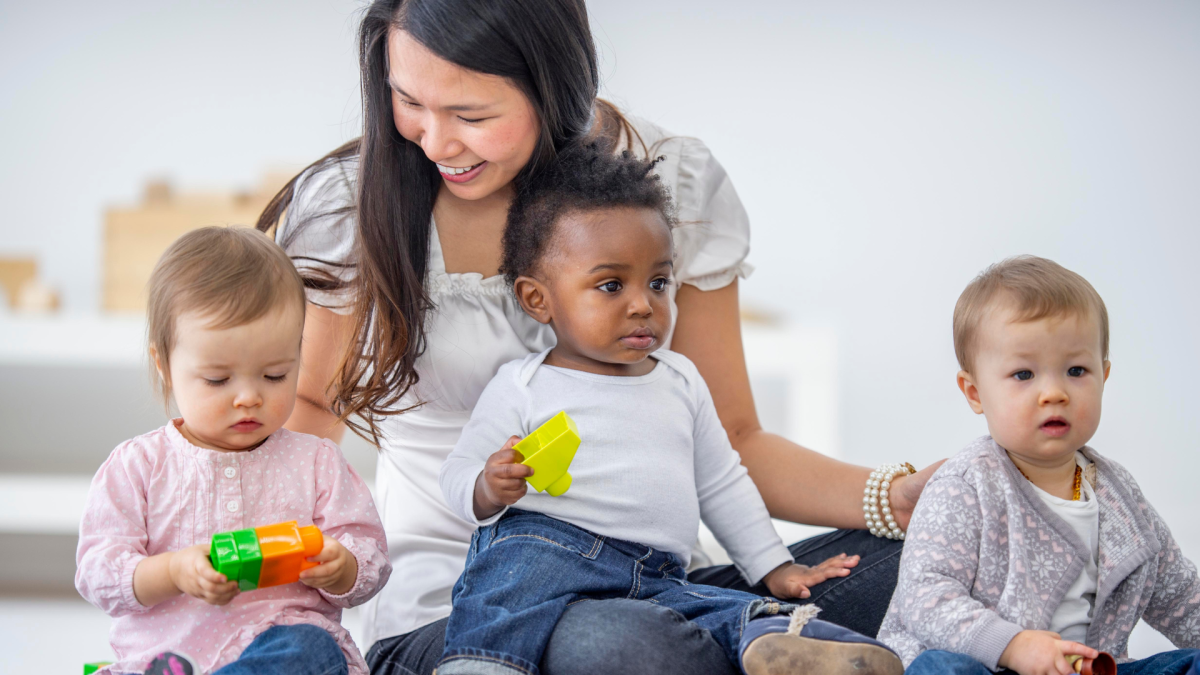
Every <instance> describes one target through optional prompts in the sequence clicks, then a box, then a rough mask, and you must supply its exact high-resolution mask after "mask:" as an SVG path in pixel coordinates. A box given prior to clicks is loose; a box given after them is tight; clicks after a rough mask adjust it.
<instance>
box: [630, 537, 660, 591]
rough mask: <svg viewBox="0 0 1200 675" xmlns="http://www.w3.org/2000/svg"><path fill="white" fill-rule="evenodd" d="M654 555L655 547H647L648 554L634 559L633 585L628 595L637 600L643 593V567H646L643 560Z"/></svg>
mask: <svg viewBox="0 0 1200 675" xmlns="http://www.w3.org/2000/svg"><path fill="white" fill-rule="evenodd" d="M652 555H654V549H652V548H647V549H646V555H644V556H642V557H640V558H638V559H637V560H634V561H633V586H632V587H630V589H629V595H627V596H626V597H628V598H632V599H635V600H636V599H637V597H638V596H639V595H641V593H642V569H643V567H644V565H642V561H644V560H646V559H647V558H649V557H650V556H652Z"/></svg>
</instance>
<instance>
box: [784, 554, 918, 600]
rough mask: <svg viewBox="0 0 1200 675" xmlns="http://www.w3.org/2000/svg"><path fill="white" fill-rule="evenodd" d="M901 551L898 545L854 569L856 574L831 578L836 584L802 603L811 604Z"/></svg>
mask: <svg viewBox="0 0 1200 675" xmlns="http://www.w3.org/2000/svg"><path fill="white" fill-rule="evenodd" d="M903 551H904V547H902V546H898V547H896V550H895V551H894V552H892V553H890V554H888V555H886V556H884V557H883V558H880V559H879V560H876V561H875V562H873V563H871V564H870V565H868V566H867V567H864V568H862V569H859V570H855V571H856V572H857V574H854V575H848V576H846V577H843V578H841V579H836V580H833V579H831V580H830V581H836V582H837V583H836V584H834V585H831V586H830V587H829V588H827V589H825V590H824V591H822V592H821V594H820V595H818V596H815V597H810V598H808V602H806V603H804V604H806V605H808V604H813V603H815V602H816V601H817V600H820V599H821V598H824V597H825V596H827V595H829V594H830V593H833V592H834V591H836V590H838V589H839V588H841V587H842V586H844V585H845V584H846V583H847V582H849V581H853V580H855V579H856V578H857V577H860V576H862V575H863V574H866V572H867V570H870V569H873V568H875V567H878V566H880V565H882V564H883V563H885V562H887V561H889V560H891V559H892V558H895V557H896V556H898V555H900V554H901V553H903Z"/></svg>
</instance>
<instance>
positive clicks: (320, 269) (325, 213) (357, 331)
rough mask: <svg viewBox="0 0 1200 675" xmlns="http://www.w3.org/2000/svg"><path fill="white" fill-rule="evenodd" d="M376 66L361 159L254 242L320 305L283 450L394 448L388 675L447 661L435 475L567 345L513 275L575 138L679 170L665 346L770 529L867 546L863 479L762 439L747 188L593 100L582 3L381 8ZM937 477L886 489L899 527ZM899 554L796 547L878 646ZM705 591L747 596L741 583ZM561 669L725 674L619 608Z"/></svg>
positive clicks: (612, 608)
mask: <svg viewBox="0 0 1200 675" xmlns="http://www.w3.org/2000/svg"><path fill="white" fill-rule="evenodd" d="M359 47H360V63H361V69H362V87H363V98H364V105H363V113H364V132H363V136H362V138H361V139H359V140H358V141H353V142H351V143H349V144H347V145H346V146H343V147H342V148H339V149H338V150H336V151H334V152H333V153H331V154H330V155H329V156H328V157H326V158H324V159H322V160H321V161H319V162H317V163H316V164H314V165H313V166H312V167H310V168H309V169H308V170H306V171H305V172H304V173H303V174H301V175H300V176H298V177H297V178H296V179H295V180H293V182H292V184H289V186H288V187H287V188H285V189H284V190H283V191H282V192H281V193H280V194H279V195H278V196H277V197H276V200H275V201H274V202H273V203H272V205H271V206H270V207H268V209H267V210H266V212H265V213H264V214H263V217H262V218H261V219H260V222H259V227H260V228H261V229H263V230H268V229H270V227H272V226H274V225H276V223H277V221H278V220H279V219H280V216H281V214H282V213H284V212H285V211H286V217H285V218H284V219H283V222H282V223H279V224H278V227H277V230H276V238H277V240H278V241H279V242H280V243H281V244H282V245H283V246H284V247H285V248H286V249H287V250H288V252H289V253H290V254H291V255H292V257H293V259H294V260H295V261H296V263H297V266H298V267H299V268H300V269H301V271H302V273H304V275H305V276H306V279H307V281H308V284H309V287H310V296H309V299H310V302H311V305H310V308H309V312H308V322H307V323H306V326H305V336H304V339H305V349H304V363H303V369H302V374H301V384H300V395H301V404H300V405H299V406H298V407H297V409H296V412H295V413H294V415H293V417H292V419H291V420H290V421H289V423H288V427H289V428H291V429H294V430H298V431H306V432H309V433H314V434H318V435H323V436H327V437H330V438H333V439H334V440H339V439H340V437H341V435H342V433H343V431H344V426H343V421H348V422H350V423H351V424H353V425H355V426H356V428H357V429H358V430H359V431H362V432H364V433H365V434H366V435H368V436H369V437H372V438H373V439H374V440H375V441H376V442H377V444H378V445H379V446H380V456H379V469H378V479H377V488H378V489H377V500H378V505H379V508H380V511H381V513H382V516H383V519H384V525H385V527H386V529H387V531H388V540H389V547H390V548H391V555H392V564H393V568H394V572H393V575H392V579H391V581H390V583H389V585H388V586H387V587H385V588H384V590H383V592H382V593H381V594H380V595H379V596H378V598H377V600H376V601H374V602H373V603H372V604H371V605H370V606H369V608H368V611H367V624H368V633H369V636H368V641H369V642H372V643H373V646H372V647H371V650H370V652H369V654H368V662H369V663H370V664H371V667H372V670H373V672H376V673H388V674H390V673H409V672H418V673H427V672H430V671H431V670H432V667H433V665H434V663H436V661H437V658H438V657H439V656H440V654H441V649H442V634H443V631H444V628H445V617H446V616H447V615H448V614H449V611H450V589H451V587H452V586H453V584H454V582H455V580H456V579H457V577H458V575H459V573H460V572H461V571H462V566H463V561H464V559H465V556H466V548H467V543H468V541H469V539H470V535H471V527H470V526H469V525H468V524H467V523H465V522H463V521H460V520H458V519H456V518H455V517H454V516H453V515H452V514H451V512H450V511H449V510H448V509H447V507H446V506H445V504H444V503H443V501H442V496H441V492H440V490H439V488H438V481H437V473H438V469H439V467H440V465H441V463H442V461H443V460H444V459H445V457H446V455H447V454H449V452H450V450H451V449H452V448H453V446H454V443H455V441H456V440H457V438H458V435H459V432H460V431H461V428H462V426H463V425H464V424H465V423H466V421H467V419H468V418H469V416H470V411H471V409H472V407H473V406H474V404H475V401H476V399H477V398H478V396H479V394H480V392H481V391H482V389H483V387H484V385H485V384H486V383H487V382H488V380H489V379H490V378H491V377H492V375H493V374H494V373H495V372H496V369H497V368H498V367H499V366H500V365H501V364H503V363H505V362H507V361H509V360H512V359H514V358H518V357H521V356H524V355H525V354H528V353H530V352H536V351H540V350H542V349H545V348H547V347H549V346H550V344H551V343H550V342H549V340H552V339H553V336H552V334H551V333H550V332H549V330H548V329H547V328H546V327H544V326H542V325H540V324H538V323H536V322H535V321H533V320H532V319H530V318H528V317H526V316H525V315H524V314H523V313H522V312H521V310H520V308H519V307H518V306H517V304H516V302H515V300H514V298H513V297H512V294H511V293H510V292H509V290H508V289H507V288H506V287H505V286H504V283H503V278H502V277H500V276H498V274H497V272H498V270H497V268H498V265H499V261H500V248H501V235H502V233H503V229H504V223H505V218H506V215H507V209H508V203H509V200H510V198H511V196H512V194H513V190H514V189H515V188H514V185H515V184H519V183H520V181H521V179H522V177H523V176H526V175H529V174H530V173H531V172H534V171H537V170H538V168H539V167H540V166H545V164H546V163H547V162H550V161H552V160H553V158H554V156H555V153H556V151H557V150H558V149H559V148H561V147H563V146H564V145H565V144H566V143H568V142H570V141H572V140H575V139H579V138H581V137H586V136H588V135H595V136H605V137H608V138H610V139H613V140H614V141H616V142H617V144H618V145H621V146H624V147H628V148H631V149H632V150H633V151H634V152H638V153H648V154H654V155H656V156H657V155H663V156H664V157H665V158H666V159H665V160H664V161H663V162H661V163H660V165H659V167H660V169H659V174H660V176H661V177H662V179H663V180H664V181H665V183H666V184H667V185H668V186H670V187H671V189H672V192H673V195H674V198H675V201H676V206H677V209H678V212H679V219H680V221H681V222H683V223H685V225H683V226H681V227H680V228H679V229H678V230H677V231H676V232H675V234H674V237H675V247H676V250H677V252H678V261H677V266H676V276H677V281H678V282H679V283H678V284H676V286H675V288H676V289H677V291H676V292H675V295H674V298H673V302H674V305H675V310H676V315H677V319H676V322H675V329H674V333H673V337H671V338H670V340H669V342H668V344H669V346H670V348H671V349H673V350H675V351H679V352H681V353H683V354H685V355H686V356H688V357H689V358H691V359H692V361H694V362H695V363H696V365H697V367H698V368H699V369H700V372H701V373H702V374H703V375H704V377H705V379H706V380H707V382H708V384H709V387H710V389H711V390H712V392H713V397H714V400H715V403H716V406H717V410H718V413H719V414H720V417H721V421H722V424H723V425H724V427H725V429H726V431H727V432H728V434H729V436H730V439H731V441H732V443H733V446H734V447H735V448H736V449H737V450H738V451H739V453H741V456H742V459H743V463H744V464H745V465H746V467H747V468H748V469H749V471H750V474H751V476H752V477H753V479H754V481H755V482H756V484H757V485H758V487H759V489H760V490H761V492H762V494H763V498H764V500H765V501H766V503H767V506H768V508H769V509H770V511H771V513H772V515H773V516H775V517H778V518H784V519H787V520H793V521H798V522H806V523H812V524H819V525H830V526H834V527H840V528H861V527H863V524H864V521H863V504H864V500H863V498H862V490H863V488H864V484H865V482H866V481H867V480H868V478H869V474H870V471H869V470H868V469H864V468H860V467H856V466H851V465H848V464H844V463H841V462H837V461H835V460H832V459H829V458H827V457H825V456H823V455H820V454H818V453H815V452H812V451H810V450H806V449H804V448H801V447H799V446H797V445H795V444H793V443H790V442H788V441H786V440H785V439H783V438H780V437H778V436H774V435H772V434H768V433H766V432H764V431H763V430H762V429H761V427H760V426H759V423H758V419H757V416H756V414H755V410H754V403H753V400H752V398H751V394H750V386H749V380H748V377H747V374H746V367H745V362H744V357H743V353H742V346H741V337H740V327H739V315H738V298H737V279H738V277H744V276H745V275H746V274H747V273H748V271H749V269H750V268H749V266H748V265H746V263H745V262H744V259H745V256H746V254H747V252H748V249H749V226H748V223H747V218H746V214H745V211H744V210H743V209H742V206H741V203H740V202H739V200H738V198H737V195H736V193H735V192H734V190H733V186H732V184H731V183H730V181H729V179H728V178H727V177H726V175H725V173H724V170H723V169H722V168H721V166H720V164H718V163H717V162H716V160H715V159H713V157H712V155H711V154H710V153H709V152H708V150H707V148H706V147H705V146H704V145H703V144H702V143H700V142H699V141H696V140H694V139H685V138H677V137H670V136H668V135H667V134H666V133H665V132H664V131H662V130H661V129H659V128H657V127H655V126H653V125H651V124H648V123H646V122H642V121H638V120H631V119H627V118H625V117H623V116H622V115H621V114H620V113H619V112H618V111H617V110H616V109H615V108H614V107H613V106H611V105H610V104H608V103H606V102H603V101H600V100H598V99H597V98H596V94H597V90H598V74H597V67H596V55H595V48H594V46H593V43H592V38H591V33H590V29H589V27H588V21H587V12H586V8H585V6H584V4H583V0H539V1H537V2H531V1H529V0H525V1H521V0H378V1H376V2H374V3H373V4H372V5H371V6H370V8H369V9H368V10H367V13H366V15H365V17H364V19H363V22H362V26H361V29H360V44H359ZM330 383H332V384H330ZM400 413H403V414H400ZM931 473H932V467H931V468H929V469H926V470H925V471H922V472H920V473H917V474H916V475H911V476H903V477H899V476H898V477H897V478H896V479H895V480H894V481H893V482H892V489H891V494H890V496H891V504H892V509H893V511H894V513H895V517H896V521H897V522H898V523H899V524H900V526H901V527H903V526H904V525H905V524H906V523H907V519H908V515H909V514H910V513H911V510H912V507H913V505H914V504H915V503H916V499H917V496H918V495H919V494H920V491H921V488H922V487H923V485H924V483H925V480H926V479H927V478H928V476H929V475H930V474H931ZM884 492H885V493H886V492H887V490H884ZM885 496H886V494H885ZM885 504H886V502H885ZM899 551H900V548H899V544H898V542H892V541H890V540H886V539H881V538H876V537H873V536H871V535H868V534H866V533H864V532H862V531H846V530H843V531H839V532H835V533H833V534H831V535H826V536H824V537H820V538H817V539H816V540H810V541H807V542H801V543H800V544H797V545H796V546H794V547H793V553H795V554H796V555H797V560H798V561H799V562H801V563H804V564H810V565H816V564H819V563H820V562H821V561H823V560H825V559H826V558H829V557H831V556H836V555H837V554H840V553H843V552H845V553H848V554H857V555H861V556H863V557H862V560H861V562H860V563H859V565H858V568H857V569H856V570H855V571H854V573H853V574H851V575H850V576H849V577H846V578H843V579H838V580H835V581H829V582H826V583H824V584H821V585H819V586H817V587H815V588H814V589H813V595H812V597H813V599H814V600H816V601H818V602H820V604H821V606H822V607H823V608H824V610H825V614H823V615H822V618H826V619H829V620H831V621H835V622H839V623H843V624H844V625H847V626H848V627H850V628H853V629H855V630H858V631H860V632H864V633H867V634H870V635H873V634H874V633H875V631H876V629H877V628H878V625H879V622H880V621H881V620H882V617H883V614H884V612H885V611H886V608H887V603H888V600H889V598H890V597H891V593H892V588H893V586H894V584H895V577H896V570H897V564H898V557H899ZM852 563H853V561H851V564H852ZM694 578H696V579H698V580H702V581H703V582H704V583H710V584H718V585H726V586H737V585H739V584H741V585H742V587H743V588H744V583H743V582H741V580H740V578H739V576H738V574H737V572H736V571H735V570H733V569H731V568H727V567H722V568H708V569H701V570H697V571H696V572H694ZM754 590H760V591H763V592H765V590H764V589H754ZM543 666H544V668H545V669H546V671H547V672H548V673H552V674H553V673H568V672H570V673H584V672H588V669H589V668H592V669H595V671H596V672H608V673H611V672H650V671H653V672H690V673H710V672H711V673H723V672H731V671H730V668H731V666H730V665H729V663H728V661H727V660H726V659H725V658H724V656H723V655H722V654H721V652H720V650H719V649H717V647H716V643H715V642H714V641H713V640H712V639H711V638H709V637H708V636H707V635H706V634H704V633H703V631H700V630H699V629H697V628H696V627H695V626H694V625H692V624H689V623H687V622H685V621H682V620H681V619H680V618H679V616H678V615H675V614H674V613H673V612H670V611H669V610H663V609H661V608H658V607H655V606H653V605H651V604H649V603H639V602H634V601H619V600H606V601H600V602H588V603H579V604H578V605H576V606H575V607H573V608H572V609H571V610H570V611H569V612H568V613H567V615H566V616H565V617H564V619H563V620H562V621H561V622H560V623H559V625H558V628H557V629H556V631H555V634H554V638H553V639H552V641H551V643H550V645H549V647H548V649H547V653H546V655H545V657H544V660H543Z"/></svg>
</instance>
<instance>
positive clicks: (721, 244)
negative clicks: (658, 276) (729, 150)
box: [653, 136, 754, 291]
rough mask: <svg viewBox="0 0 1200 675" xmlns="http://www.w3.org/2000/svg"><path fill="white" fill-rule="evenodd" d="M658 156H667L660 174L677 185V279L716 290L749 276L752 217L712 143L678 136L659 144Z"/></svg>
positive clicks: (657, 146) (655, 150) (751, 268)
mask: <svg viewBox="0 0 1200 675" xmlns="http://www.w3.org/2000/svg"><path fill="white" fill-rule="evenodd" d="M653 154H656V155H658V154H662V155H664V156H665V158H666V161H665V162H664V164H665V166H664V167H663V170H662V172H661V173H660V176H662V177H663V179H664V181H666V182H667V183H668V184H671V183H672V182H673V183H674V185H673V188H674V189H673V190H672V195H673V197H674V199H675V209H676V215H677V216H678V219H679V226H678V227H677V228H676V229H675V232H674V241H675V253H676V268H675V277H676V279H677V280H678V281H679V282H680V283H684V284H691V285H693V286H695V287H697V288H699V289H700V290H702V291H712V290H716V289H718V288H723V287H725V286H728V285H729V284H730V283H732V282H733V280H734V279H735V278H737V277H741V278H743V279H745V278H746V277H748V276H750V273H751V272H753V271H754V267H753V266H752V265H750V264H749V263H748V262H746V256H747V255H748V254H749V253H750V219H749V217H748V216H747V215H746V209H745V208H744V207H743V206H742V201H741V199H739V198H738V195H737V191H736V190H734V188H733V182H732V181H731V180H730V179H729V175H728V174H727V173H725V168H724V167H723V166H721V163H720V162H718V161H717V159H716V158H715V157H713V154H712V152H711V151H710V150H709V149H708V146H706V145H705V144H704V143H703V142H702V141H700V140H698V139H695V138H688V137H679V136H677V137H671V138H667V139H666V140H664V141H662V142H661V143H659V144H658V145H656V146H655V149H654V151H653ZM671 174H674V176H673V178H674V180H673V181H672V176H671Z"/></svg>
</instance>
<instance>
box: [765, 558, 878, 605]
mask: <svg viewBox="0 0 1200 675" xmlns="http://www.w3.org/2000/svg"><path fill="white" fill-rule="evenodd" d="M857 564H858V556H856V555H850V556H848V555H846V554H845V553H843V554H841V555H837V556H834V557H832V558H830V559H829V560H826V561H825V562H823V563H821V564H820V565H817V566H816V567H809V566H808V565H797V564H796V563H784V564H783V565H780V566H779V567H776V568H775V569H773V570H771V571H770V572H768V573H767V576H765V577H763V583H764V584H766V585H767V588H769V589H771V595H773V596H775V597H777V598H807V597H808V596H810V595H812V593H811V592H809V590H808V589H809V587H810V586H816V585H817V584H819V583H821V582H822V581H825V580H826V579H832V578H834V577H844V576H846V575H847V574H850V568H852V567H854V566H855V565H857Z"/></svg>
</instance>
